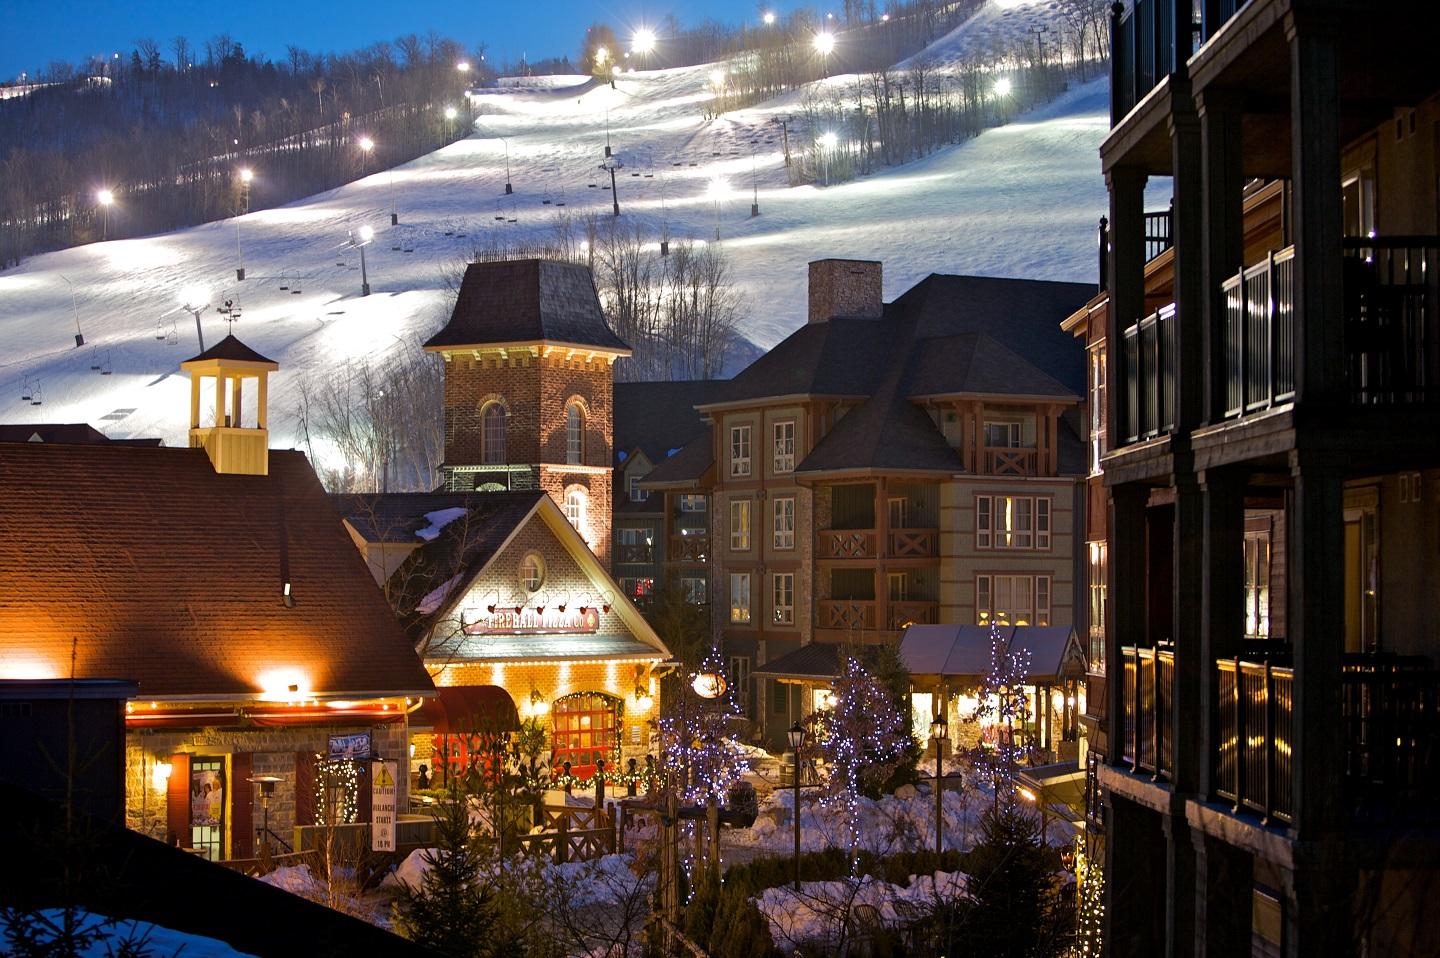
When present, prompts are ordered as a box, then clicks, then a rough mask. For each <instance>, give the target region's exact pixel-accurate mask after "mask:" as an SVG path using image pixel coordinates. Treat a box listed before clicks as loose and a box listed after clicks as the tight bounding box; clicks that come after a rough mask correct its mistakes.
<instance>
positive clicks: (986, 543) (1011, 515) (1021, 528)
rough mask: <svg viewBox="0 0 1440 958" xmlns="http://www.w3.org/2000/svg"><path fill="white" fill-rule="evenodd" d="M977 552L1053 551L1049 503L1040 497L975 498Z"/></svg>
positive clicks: (1047, 499)
mask: <svg viewBox="0 0 1440 958" xmlns="http://www.w3.org/2000/svg"><path fill="white" fill-rule="evenodd" d="M975 546H976V548H978V549H1048V548H1050V500H1049V498H1046V497H1040V496H976V497H975Z"/></svg>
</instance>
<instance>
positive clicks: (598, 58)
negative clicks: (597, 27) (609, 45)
mask: <svg viewBox="0 0 1440 958" xmlns="http://www.w3.org/2000/svg"><path fill="white" fill-rule="evenodd" d="M609 59H610V51H609V50H608V49H606V48H605V47H596V48H595V62H596V63H597V64H603V63H604V62H605V61H606V60H609Z"/></svg>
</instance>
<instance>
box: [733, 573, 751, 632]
mask: <svg viewBox="0 0 1440 958" xmlns="http://www.w3.org/2000/svg"><path fill="white" fill-rule="evenodd" d="M730 621H731V622H733V623H735V624H736V625H749V624H750V573H748V572H732V573H730Z"/></svg>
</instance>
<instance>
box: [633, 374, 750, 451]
mask: <svg viewBox="0 0 1440 958" xmlns="http://www.w3.org/2000/svg"><path fill="white" fill-rule="evenodd" d="M728 385H729V380H725V379H677V380H671V381H667V382H647V383H616V384H615V399H614V402H615V454H616V455H617V456H620V455H629V454H631V453H633V452H634V451H635V450H636V449H640V450H642V451H643V452H644V453H645V455H647V456H649V457H650V461H651V462H652V463H655V464H657V465H658V464H659V463H662V462H664V461H665V460H666V459H668V458H670V456H671V454H672V453H675V452H678V451H679V450H680V449H682V448H684V447H685V445H686V444H687V443H689V442H690V441H691V440H692V439H694V438H695V437H696V436H699V435H701V434H702V433H704V432H705V429H706V426H705V420H704V419H703V418H702V417H701V415H700V413H698V412H697V411H696V410H695V407H696V406H699V405H702V404H703V403H705V402H707V401H708V400H709V399H710V398H711V397H714V396H717V395H719V394H720V393H721V392H723V390H724V389H725V388H726V386H728Z"/></svg>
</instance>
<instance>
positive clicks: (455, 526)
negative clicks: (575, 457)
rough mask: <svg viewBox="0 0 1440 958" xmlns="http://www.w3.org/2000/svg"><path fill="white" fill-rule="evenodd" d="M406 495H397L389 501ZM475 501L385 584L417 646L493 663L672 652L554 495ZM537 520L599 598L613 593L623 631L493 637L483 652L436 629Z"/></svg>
mask: <svg viewBox="0 0 1440 958" xmlns="http://www.w3.org/2000/svg"><path fill="white" fill-rule="evenodd" d="M405 495H406V494H404V493H400V494H391V496H390V497H389V498H404V496H405ZM422 495H423V494H422ZM522 496H529V497H531V499H530V506H529V508H528V509H523V510H522V509H521V508H520V501H521V500H520V499H519V497H522ZM470 498H471V503H472V504H471V506H470V512H469V513H468V515H466V516H465V517H461V518H456V519H453V520H451V521H449V522H446V523H445V524H444V526H443V527H442V528H441V529H440V531H439V534H438V535H436V536H435V538H434V539H433V540H431V541H430V542H428V543H426V544H425V545H423V546H421V547H420V548H418V549H416V550H415V551H414V552H413V553H412V554H411V555H410V556H409V557H408V558H407V559H406V560H405V561H404V562H403V563H402V564H401V566H400V568H399V569H397V570H395V574H394V575H393V576H391V578H390V581H389V582H388V583H386V589H387V592H388V594H389V595H390V599H391V601H392V602H393V603H394V605H395V614H397V615H398V616H399V617H400V621H401V623H402V624H403V626H404V628H405V630H406V632H407V634H408V635H409V636H410V637H411V639H412V641H413V642H414V643H415V644H416V645H417V646H422V647H423V646H425V645H427V644H429V645H430V646H431V647H430V648H428V649H427V653H426V654H427V655H428V656H432V657H433V656H443V657H445V658H449V659H466V658H483V659H487V660H490V661H497V660H499V661H503V660H515V659H529V660H533V659H537V658H589V659H596V658H614V657H619V656H637V655H641V656H660V657H666V658H668V657H669V655H670V651H669V649H667V648H666V647H665V643H664V642H662V641H661V639H660V637H659V636H658V635H656V634H655V630H654V629H652V628H651V627H650V624H649V623H648V622H646V621H645V619H644V617H643V616H641V615H640V612H639V610H638V609H636V608H635V606H634V605H633V604H632V603H631V602H630V600H629V599H627V598H626V597H625V595H624V592H623V590H621V589H620V588H619V587H618V586H617V585H616V584H615V581H614V580H613V579H611V578H610V573H609V571H608V570H606V569H605V568H604V567H603V566H602V565H601V564H600V561H599V560H598V559H596V558H595V554H594V553H593V552H591V551H590V548H589V547H588V546H587V545H586V544H585V540H583V539H581V538H580V534H579V533H578V532H576V531H575V527H574V526H572V525H570V523H569V522H568V521H567V520H566V518H565V514H564V513H563V512H561V511H560V507H559V506H558V505H556V504H555V500H554V499H552V498H550V496H549V495H547V494H545V493H543V492H535V493H506V492H488V493H487V492H477V493H472V494H471V497H470ZM393 508H395V509H397V510H398V509H399V508H400V507H398V506H397V507H393ZM532 522H539V523H542V524H543V525H544V527H545V528H546V529H548V530H549V531H550V532H551V533H552V534H553V535H554V537H555V538H556V539H557V540H558V541H559V544H560V547H561V548H562V549H564V550H565V552H566V553H567V554H568V555H569V556H570V557H571V558H572V559H574V560H575V562H576V564H577V565H579V566H580V568H581V570H582V571H583V572H584V573H585V574H586V575H587V576H588V577H589V578H590V580H591V581H592V582H594V583H596V587H595V591H596V594H597V595H599V594H603V593H609V594H610V595H613V596H614V599H613V603H612V606H611V608H612V611H613V613H614V617H615V619H616V620H617V621H618V623H619V624H620V625H621V626H622V627H623V630H624V631H623V632H621V633H616V632H601V633H598V634H595V635H584V636H571V635H566V636H561V637H560V641H559V642H558V643H557V642H554V641H551V640H550V639H549V638H548V637H547V636H544V635H521V636H502V637H493V638H486V639H485V640H484V648H483V649H477V648H476V647H475V646H476V643H475V642H472V641H469V640H467V639H465V638H464V637H462V636H448V635H437V634H436V630H437V629H439V628H440V626H441V625H442V623H445V622H447V621H452V620H453V616H454V614H455V610H456V606H457V605H458V604H459V603H460V601H461V600H462V599H464V598H465V597H466V596H467V595H468V594H469V592H470V589H471V586H472V585H473V584H474V583H475V581H476V580H477V579H478V578H480V576H482V575H484V574H485V572H486V571H487V570H488V569H489V567H490V566H491V564H492V563H493V562H494V561H495V560H496V558H497V557H498V556H500V555H501V553H503V552H504V551H505V548H506V547H507V546H508V545H509V544H510V542H511V541H512V540H513V539H514V538H515V537H516V535H517V534H518V533H519V532H520V531H521V529H522V528H523V527H525V526H526V525H527V524H529V523H532Z"/></svg>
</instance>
